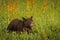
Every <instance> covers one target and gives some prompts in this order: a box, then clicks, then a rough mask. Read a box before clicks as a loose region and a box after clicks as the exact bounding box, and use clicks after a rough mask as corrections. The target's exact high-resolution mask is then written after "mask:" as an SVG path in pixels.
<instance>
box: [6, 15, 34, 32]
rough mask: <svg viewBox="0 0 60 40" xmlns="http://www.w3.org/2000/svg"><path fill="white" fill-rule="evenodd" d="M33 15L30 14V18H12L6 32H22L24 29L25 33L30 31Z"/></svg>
mask: <svg viewBox="0 0 60 40" xmlns="http://www.w3.org/2000/svg"><path fill="white" fill-rule="evenodd" d="M32 18H33V17H32V16H31V17H30V18H24V17H23V20H19V19H14V20H12V21H11V23H10V24H9V25H8V28H7V30H8V32H10V31H16V32H20V33H21V32H24V31H26V32H27V33H31V32H32V27H33V24H34V23H33V19H32Z"/></svg>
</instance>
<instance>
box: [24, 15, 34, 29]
mask: <svg viewBox="0 0 60 40" xmlns="http://www.w3.org/2000/svg"><path fill="white" fill-rule="evenodd" d="M23 21H24V26H25V27H27V28H29V29H31V27H32V26H33V25H34V23H33V16H31V17H30V18H24V17H23Z"/></svg>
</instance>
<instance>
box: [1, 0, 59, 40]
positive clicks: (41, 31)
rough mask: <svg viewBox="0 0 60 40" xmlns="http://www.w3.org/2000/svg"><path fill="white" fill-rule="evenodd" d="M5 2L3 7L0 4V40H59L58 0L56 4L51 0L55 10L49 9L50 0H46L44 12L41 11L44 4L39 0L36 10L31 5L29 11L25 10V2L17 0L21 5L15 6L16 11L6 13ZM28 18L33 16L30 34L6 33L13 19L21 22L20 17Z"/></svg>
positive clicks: (2, 4) (54, 0)
mask: <svg viewBox="0 0 60 40" xmlns="http://www.w3.org/2000/svg"><path fill="white" fill-rule="evenodd" d="M15 1H16V0H15ZM7 2H8V1H7V0H6V5H4V3H3V1H1V2H0V3H1V5H0V6H1V8H0V40H60V1H59V0H57V3H56V0H53V2H54V3H55V7H56V9H54V8H51V2H52V0H50V1H48V0H47V2H46V3H47V7H46V9H45V10H44V12H43V11H42V9H43V7H42V5H43V3H44V2H43V1H41V0H40V1H36V4H37V6H36V8H34V7H33V4H31V6H30V11H28V10H26V2H25V1H22V2H21V1H19V0H18V2H19V3H20V2H21V3H20V5H18V6H16V8H18V11H17V12H14V13H12V12H11V11H8V10H9V9H8V8H7ZM23 2H24V3H25V4H24V3H23ZM16 8H15V9H16ZM30 16H33V21H34V23H35V25H34V26H33V28H32V29H33V33H32V34H27V33H26V32H25V33H22V34H18V33H16V32H12V33H7V27H8V25H9V23H10V22H11V21H12V20H13V19H15V18H17V19H21V20H22V17H25V18H29V17H30Z"/></svg>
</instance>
